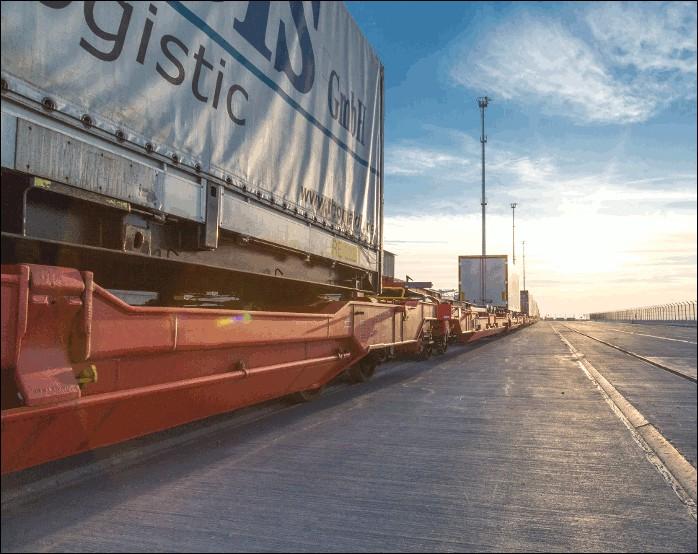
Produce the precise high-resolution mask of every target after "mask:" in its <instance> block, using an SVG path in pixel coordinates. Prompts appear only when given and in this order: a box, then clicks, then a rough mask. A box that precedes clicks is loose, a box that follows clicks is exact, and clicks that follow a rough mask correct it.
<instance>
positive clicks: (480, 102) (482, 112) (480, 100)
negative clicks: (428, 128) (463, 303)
mask: <svg viewBox="0 0 698 554" xmlns="http://www.w3.org/2000/svg"><path fill="white" fill-rule="evenodd" d="M489 101H490V99H489V98H488V97H487V96H481V97H480V98H478V99H477V105H478V106H479V107H480V121H481V124H482V134H481V135H480V143H481V144H482V201H481V202H480V205H481V206H482V262H481V267H480V293H481V294H480V297H481V300H482V302H483V303H485V302H486V294H485V268H486V263H487V262H486V258H485V256H486V255H487V241H486V238H485V206H487V200H486V198H485V143H486V142H487V137H486V136H485V108H487V104H488V103H489Z"/></svg>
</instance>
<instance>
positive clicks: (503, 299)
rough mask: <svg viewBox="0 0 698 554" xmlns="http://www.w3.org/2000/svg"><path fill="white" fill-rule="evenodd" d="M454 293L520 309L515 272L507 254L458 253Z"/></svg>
mask: <svg viewBox="0 0 698 554" xmlns="http://www.w3.org/2000/svg"><path fill="white" fill-rule="evenodd" d="M483 292H484V297H483ZM458 293H459V298H460V299H461V300H463V301H466V302H471V303H473V304H478V305H487V306H492V307H494V308H496V309H499V310H504V311H507V310H509V311H511V312H515V313H516V312H520V311H521V300H520V297H519V275H518V273H517V271H516V266H515V265H514V264H513V263H511V262H510V261H509V258H508V256H507V255H488V256H458Z"/></svg>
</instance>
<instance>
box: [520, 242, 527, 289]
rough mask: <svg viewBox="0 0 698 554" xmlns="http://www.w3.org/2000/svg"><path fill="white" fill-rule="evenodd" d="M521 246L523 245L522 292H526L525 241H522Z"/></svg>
mask: <svg viewBox="0 0 698 554" xmlns="http://www.w3.org/2000/svg"><path fill="white" fill-rule="evenodd" d="M521 244H522V245H523V274H524V288H523V290H528V289H527V288H526V241H525V240H522V241H521Z"/></svg>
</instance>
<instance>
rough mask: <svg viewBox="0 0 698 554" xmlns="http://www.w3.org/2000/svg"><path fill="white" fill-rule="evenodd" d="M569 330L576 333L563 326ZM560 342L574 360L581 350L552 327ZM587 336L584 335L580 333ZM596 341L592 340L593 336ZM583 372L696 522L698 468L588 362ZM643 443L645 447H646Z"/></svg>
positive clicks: (583, 366) (585, 360) (580, 360)
mask: <svg viewBox="0 0 698 554" xmlns="http://www.w3.org/2000/svg"><path fill="white" fill-rule="evenodd" d="M564 327H565V328H566V329H568V330H569V331H574V332H576V333H579V331H575V330H574V329H571V328H569V327H567V326H566V325H565V326H564ZM553 331H555V333H556V334H557V336H558V337H560V340H562V342H563V343H564V344H566V345H567V348H568V349H569V350H570V352H571V354H572V356H571V358H572V359H575V356H577V355H578V350H577V349H576V348H575V347H574V346H573V345H572V343H570V342H569V341H568V340H567V339H566V338H565V337H564V336H562V334H561V333H560V331H559V330H558V329H557V328H555V327H553ZM579 334H580V335H584V333H579ZM590 338H593V337H590ZM576 361H577V363H578V364H579V365H580V367H581V368H582V370H583V371H584V373H585V374H586V375H587V377H589V379H590V380H591V381H592V382H594V383H595V384H596V385H597V387H599V390H600V391H601V393H602V394H603V396H604V398H605V399H606V401H607V402H608V403H609V405H610V406H611V408H612V409H613V410H614V413H615V414H616V415H617V416H618V417H619V419H621V421H622V422H623V423H624V424H625V425H626V427H627V428H628V430H630V432H631V433H632V435H633V438H635V440H636V442H637V443H638V444H639V446H640V447H641V448H642V449H643V450H644V451H645V454H646V455H647V454H652V455H653V456H652V457H654V458H656V459H654V460H653V459H652V457H650V456H646V457H647V459H648V461H649V462H650V463H652V465H654V466H655V468H657V470H658V471H659V473H660V474H661V475H662V476H663V477H664V478H665V479H667V481H668V483H669V484H670V485H671V486H672V488H673V489H674V492H676V494H677V496H678V497H679V499H680V500H681V501H682V502H683V503H684V504H685V505H686V507H687V508H688V510H689V512H690V513H691V516H692V517H693V519H696V468H695V467H693V466H692V465H691V464H690V462H689V461H688V460H686V458H685V457H684V456H683V455H682V454H681V453H680V452H679V451H678V450H676V448H675V447H674V446H673V445H672V444H671V443H670V442H669V441H668V440H667V439H666V437H664V435H662V434H661V433H660V432H659V430H658V429H657V428H656V427H654V425H652V424H651V423H650V422H649V421H647V420H646V419H645V417H644V416H643V415H642V414H641V413H640V412H639V411H638V410H637V409H636V408H635V407H634V406H633V405H632V404H631V403H630V402H628V401H627V400H626V399H625V397H624V396H623V395H622V394H621V393H620V392H618V390H617V389H616V388H615V387H614V386H613V385H612V384H611V383H610V382H609V381H608V380H607V379H606V378H605V377H604V376H603V375H602V374H601V373H599V371H598V370H597V369H596V368H595V367H594V366H593V365H592V364H591V363H590V362H589V360H588V359H583V360H582V359H579V360H576ZM643 443H644V444H643Z"/></svg>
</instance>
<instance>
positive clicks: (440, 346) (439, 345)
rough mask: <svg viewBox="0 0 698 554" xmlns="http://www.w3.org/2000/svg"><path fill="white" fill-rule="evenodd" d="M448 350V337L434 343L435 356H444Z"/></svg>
mask: <svg viewBox="0 0 698 554" xmlns="http://www.w3.org/2000/svg"><path fill="white" fill-rule="evenodd" d="M446 350H448V337H447V336H443V337H441V338H439V339H438V340H437V341H436V342H435V343H434V353H435V354H436V355H440V354H445V353H446Z"/></svg>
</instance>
